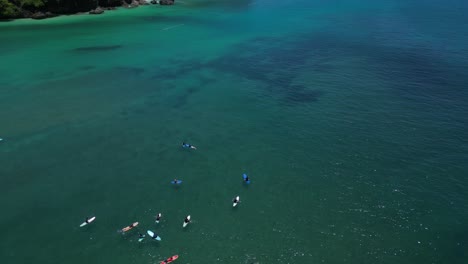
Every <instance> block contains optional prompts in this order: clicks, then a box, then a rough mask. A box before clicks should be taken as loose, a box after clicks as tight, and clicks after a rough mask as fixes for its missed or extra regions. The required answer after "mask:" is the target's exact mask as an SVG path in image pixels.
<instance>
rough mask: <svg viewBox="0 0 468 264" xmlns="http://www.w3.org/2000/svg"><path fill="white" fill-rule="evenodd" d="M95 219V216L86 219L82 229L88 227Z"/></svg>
mask: <svg viewBox="0 0 468 264" xmlns="http://www.w3.org/2000/svg"><path fill="white" fill-rule="evenodd" d="M94 219H96V217H95V216H93V217H86V219H85V221H84V222H83V223H82V224H81V225H80V227H83V226H85V225H87V224H89V223H91V222H93V221H94Z"/></svg>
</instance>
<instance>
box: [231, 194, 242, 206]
mask: <svg viewBox="0 0 468 264" xmlns="http://www.w3.org/2000/svg"><path fill="white" fill-rule="evenodd" d="M238 203H240V197H239V196H236V197H234V199H232V207H236V206H237V204H238Z"/></svg>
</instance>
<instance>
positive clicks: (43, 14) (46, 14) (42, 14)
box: [30, 12, 57, 19]
mask: <svg viewBox="0 0 468 264" xmlns="http://www.w3.org/2000/svg"><path fill="white" fill-rule="evenodd" d="M56 16H57V15H56V14H53V13H51V12H35V13H32V14H31V16H30V17H31V18H32V19H45V18H50V17H56Z"/></svg>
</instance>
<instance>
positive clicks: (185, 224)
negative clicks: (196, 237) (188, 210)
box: [182, 215, 190, 227]
mask: <svg viewBox="0 0 468 264" xmlns="http://www.w3.org/2000/svg"><path fill="white" fill-rule="evenodd" d="M187 219H188V220H189V222H188V223H186V222H185V220H184V223H183V224H182V227H186V226H187V225H188V224H189V223H190V215H189V216H187Z"/></svg>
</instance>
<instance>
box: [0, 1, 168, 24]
mask: <svg viewBox="0 0 468 264" xmlns="http://www.w3.org/2000/svg"><path fill="white" fill-rule="evenodd" d="M97 4H99V3H97ZM174 4H175V0H132V1H131V2H130V3H128V2H127V1H126V0H122V1H121V2H118V4H115V5H109V6H99V5H97V6H96V7H93V8H91V9H89V10H88V11H84V10H77V11H76V12H62V13H58V12H52V11H51V10H47V9H42V10H37V11H34V12H33V11H28V10H21V11H18V12H21V15H22V16H17V17H10V18H8V17H5V18H2V17H0V23H7V22H13V21H18V20H24V19H32V20H45V19H49V18H54V17H60V16H75V15H101V14H104V13H105V11H114V10H117V9H121V8H123V9H134V8H137V7H139V6H150V5H174ZM0 15H1V14H0Z"/></svg>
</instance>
